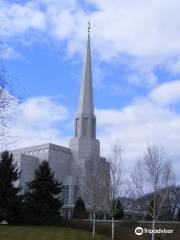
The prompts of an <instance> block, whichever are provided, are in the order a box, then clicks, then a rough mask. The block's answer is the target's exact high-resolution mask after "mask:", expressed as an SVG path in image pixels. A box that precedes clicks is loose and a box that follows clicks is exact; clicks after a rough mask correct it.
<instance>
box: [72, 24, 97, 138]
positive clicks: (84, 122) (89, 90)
mask: <svg viewBox="0 0 180 240" xmlns="http://www.w3.org/2000/svg"><path fill="white" fill-rule="evenodd" d="M75 137H78V138H81V137H83V138H88V139H90V138H92V139H95V138H96V117H95V116H94V104H93V87H92V72H91V46H90V23H88V39H87V48H86V52H85V59H84V67H83V74H82V80H81V88H80V96H79V104H78V110H77V114H76V119H75Z"/></svg>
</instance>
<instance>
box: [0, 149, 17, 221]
mask: <svg viewBox="0 0 180 240" xmlns="http://www.w3.org/2000/svg"><path fill="white" fill-rule="evenodd" d="M19 177H20V172H19V169H18V167H17V164H16V163H14V159H13V155H12V154H10V153H9V152H8V151H5V152H3V153H2V154H1V161H0V221H2V220H5V221H7V222H8V223H13V222H15V220H16V218H17V216H18V212H19V207H20V196H18V192H19V191H20V188H19V187H17V186H16V181H18V179H19Z"/></svg>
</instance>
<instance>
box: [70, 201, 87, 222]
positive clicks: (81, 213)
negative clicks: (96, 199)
mask: <svg viewBox="0 0 180 240" xmlns="http://www.w3.org/2000/svg"><path fill="white" fill-rule="evenodd" d="M72 217H73V218H78V219H84V218H86V206H85V203H84V201H83V199H82V198H81V197H78V199H77V200H76V204H75V206H74V210H73V215H72Z"/></svg>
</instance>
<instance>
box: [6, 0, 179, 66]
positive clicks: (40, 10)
mask: <svg viewBox="0 0 180 240" xmlns="http://www.w3.org/2000/svg"><path fill="white" fill-rule="evenodd" d="M83 2H84V4H88V3H90V4H92V6H93V7H94V9H96V10H95V11H93V12H91V13H87V11H85V10H84V9H83V8H82V6H81V5H80V3H79V1H76V0H71V1H65V0H62V1H57V0H55V1H54V0H46V1H42V0H38V1H36V2H34V1H28V2H27V3H26V4H15V3H11V4H10V3H6V4H2V6H3V9H2V12H3V16H4V18H5V24H6V28H7V31H6V34H7V35H13V34H18V33H19V34H22V33H23V32H26V31H27V30H29V29H34V30H46V31H47V33H48V34H50V35H52V36H54V37H55V38H57V39H59V40H67V41H68V49H69V51H71V52H74V51H82V45H81V43H82V41H83V40H84V38H85V35H86V28H87V21H88V17H91V22H92V38H93V47H94V49H95V50H96V51H97V52H98V54H99V55H100V56H101V58H103V59H107V60H108V59H112V58H115V57H119V55H121V57H122V56H129V57H131V60H133V59H134V60H138V61H140V62H141V65H144V62H147V63H148V65H150V64H151V65H152V66H157V64H158V65H161V64H165V60H167V59H171V58H172V57H175V56H178V55H179V53H180V44H179V41H180V32H179V25H180V15H179V11H180V4H179V1H178V0H172V1H169V0H158V1H157V0H153V1H143V2H142V1H140V0H137V1H134V2H132V1H130V0H126V1H124V0H113V1H107V0H105V1H102V0H87V1H83ZM136 58H137V59H136ZM132 64H133V61H132Z"/></svg>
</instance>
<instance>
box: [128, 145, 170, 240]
mask: <svg viewBox="0 0 180 240" xmlns="http://www.w3.org/2000/svg"><path fill="white" fill-rule="evenodd" d="M173 181H174V174H173V169H172V166H171V163H170V161H169V160H167V158H166V156H165V153H164V151H163V149H162V148H160V147H158V146H149V147H147V151H146V153H145V155H144V158H143V160H142V161H139V162H138V164H137V165H136V167H135V169H134V171H133V173H132V185H133V188H132V189H133V192H134V196H136V198H137V199H138V203H139V204H140V205H141V207H143V208H146V209H148V214H149V215H150V216H151V218H152V230H154V229H155V224H156V221H157V220H158V218H159V216H160V214H161V211H162V207H163V204H164V202H165V200H166V198H167V196H168V193H169V191H170V189H171V186H172V184H173ZM152 232H153V233H152V240H154V239H155V234H154V231H152Z"/></svg>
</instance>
